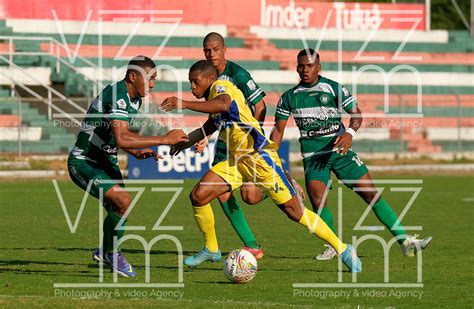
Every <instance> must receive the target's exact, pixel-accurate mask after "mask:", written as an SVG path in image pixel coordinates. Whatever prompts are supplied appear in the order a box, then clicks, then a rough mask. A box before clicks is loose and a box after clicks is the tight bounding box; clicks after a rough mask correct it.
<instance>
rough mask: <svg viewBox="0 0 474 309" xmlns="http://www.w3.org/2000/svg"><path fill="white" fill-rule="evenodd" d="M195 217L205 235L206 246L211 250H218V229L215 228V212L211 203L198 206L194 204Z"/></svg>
mask: <svg viewBox="0 0 474 309" xmlns="http://www.w3.org/2000/svg"><path fill="white" fill-rule="evenodd" d="M193 210H194V219H196V223H197V225H198V226H199V229H200V230H201V232H202V235H203V236H204V241H205V244H206V248H207V249H209V251H212V252H217V250H219V246H218V245H217V237H216V230H215V229H214V213H213V212H212V207H211V204H207V205H204V206H200V207H196V206H193Z"/></svg>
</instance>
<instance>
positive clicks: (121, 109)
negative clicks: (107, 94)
mask: <svg viewBox="0 0 474 309" xmlns="http://www.w3.org/2000/svg"><path fill="white" fill-rule="evenodd" d="M129 107H130V100H129V99H128V96H127V95H124V94H122V93H120V92H117V97H116V98H115V100H113V101H112V107H111V109H110V113H109V119H110V120H125V121H128V109H129Z"/></svg>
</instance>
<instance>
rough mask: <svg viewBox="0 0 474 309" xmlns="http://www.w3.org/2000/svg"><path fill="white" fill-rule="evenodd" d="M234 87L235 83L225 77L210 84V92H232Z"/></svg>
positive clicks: (216, 93)
mask: <svg viewBox="0 0 474 309" xmlns="http://www.w3.org/2000/svg"><path fill="white" fill-rule="evenodd" d="M234 89H235V85H234V84H233V83H232V82H230V81H228V80H225V79H218V80H216V81H215V82H214V83H212V85H211V93H214V94H215V95H218V94H221V93H229V92H232V91H233V90H234Z"/></svg>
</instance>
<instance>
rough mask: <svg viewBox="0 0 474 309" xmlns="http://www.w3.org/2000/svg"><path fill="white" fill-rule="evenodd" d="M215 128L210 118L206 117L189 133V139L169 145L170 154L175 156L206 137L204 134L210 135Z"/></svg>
mask: <svg viewBox="0 0 474 309" xmlns="http://www.w3.org/2000/svg"><path fill="white" fill-rule="evenodd" d="M216 130H217V128H216V126H215V124H214V122H213V121H212V119H210V118H209V119H208V120H207V121H206V122H205V123H204V124H203V126H202V127H200V128H198V129H196V130H194V131H192V132H191V133H189V140H188V141H187V142H182V143H178V144H176V145H173V146H171V149H170V155H172V156H175V155H177V154H178V153H180V152H181V151H182V150H184V149H187V148H189V147H191V146H192V145H194V144H195V143H197V142H199V141H200V140H202V139H204V138H206V136H208V135H211V134H212V133H214V132H215V131H216Z"/></svg>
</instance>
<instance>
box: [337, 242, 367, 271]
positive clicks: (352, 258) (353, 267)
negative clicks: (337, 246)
mask: <svg viewBox="0 0 474 309" xmlns="http://www.w3.org/2000/svg"><path fill="white" fill-rule="evenodd" d="M340 257H341V260H342V262H343V263H344V265H346V266H347V268H349V271H350V272H351V273H360V272H361V271H362V262H361V261H360V259H359V257H358V256H357V253H356V251H355V249H354V247H353V246H352V245H349V244H348V245H347V248H346V250H344V252H342V253H341V255H340Z"/></svg>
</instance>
